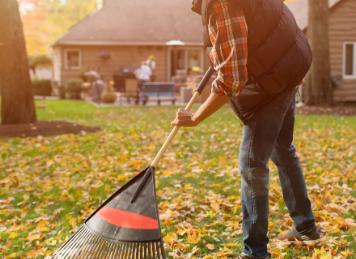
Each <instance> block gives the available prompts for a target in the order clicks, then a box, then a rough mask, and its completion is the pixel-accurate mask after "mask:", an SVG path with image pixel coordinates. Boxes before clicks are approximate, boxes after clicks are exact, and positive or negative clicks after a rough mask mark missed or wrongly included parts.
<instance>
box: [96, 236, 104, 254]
mask: <svg viewBox="0 0 356 259" xmlns="http://www.w3.org/2000/svg"><path fill="white" fill-rule="evenodd" d="M105 247H106V240H105V239H104V240H103V241H102V242H101V245H100V247H98V251H97V253H96V254H95V258H101V257H100V254H101V253H102V252H103V250H104V248H105Z"/></svg>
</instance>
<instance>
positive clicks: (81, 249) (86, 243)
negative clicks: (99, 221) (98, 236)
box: [73, 232, 95, 259]
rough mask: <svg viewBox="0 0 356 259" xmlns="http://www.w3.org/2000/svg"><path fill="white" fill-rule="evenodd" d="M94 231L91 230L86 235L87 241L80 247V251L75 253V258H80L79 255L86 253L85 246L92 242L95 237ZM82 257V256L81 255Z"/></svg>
mask: <svg viewBox="0 0 356 259" xmlns="http://www.w3.org/2000/svg"><path fill="white" fill-rule="evenodd" d="M94 236H95V235H94V233H91V232H89V234H88V235H87V236H86V237H85V243H84V242H83V243H84V245H82V247H81V248H80V251H79V252H78V254H75V255H74V257H73V259H74V258H78V256H80V255H83V253H85V248H86V247H87V246H88V245H89V244H90V240H91V239H92V238H93V237H94ZM79 258H80V257H79Z"/></svg>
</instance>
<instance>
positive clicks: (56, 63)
mask: <svg viewBox="0 0 356 259" xmlns="http://www.w3.org/2000/svg"><path fill="white" fill-rule="evenodd" d="M52 69H53V81H55V82H57V83H60V81H61V48H60V47H55V48H54V49H53V67H52Z"/></svg>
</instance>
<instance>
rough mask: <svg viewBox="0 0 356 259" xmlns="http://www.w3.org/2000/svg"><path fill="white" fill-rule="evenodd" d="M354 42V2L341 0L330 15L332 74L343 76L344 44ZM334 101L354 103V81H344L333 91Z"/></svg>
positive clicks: (355, 31)
mask: <svg viewBox="0 0 356 259" xmlns="http://www.w3.org/2000/svg"><path fill="white" fill-rule="evenodd" d="M348 41H349V42H356V0H342V1H341V2H340V3H339V4H337V5H336V6H335V7H334V8H333V9H332V11H331V13H330V61H331V71H332V74H341V75H342V74H343V45H344V42H348ZM334 97H335V101H356V79H344V82H343V85H342V86H339V87H338V88H336V89H335V91H334Z"/></svg>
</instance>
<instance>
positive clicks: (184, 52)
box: [168, 47, 204, 78]
mask: <svg viewBox="0 0 356 259" xmlns="http://www.w3.org/2000/svg"><path fill="white" fill-rule="evenodd" d="M168 51H169V54H168V58H169V60H168V62H169V64H170V67H169V72H170V73H169V78H171V77H172V76H176V75H186V74H187V70H188V69H192V68H193V67H199V68H200V69H201V71H202V72H204V71H203V69H204V55H203V54H204V52H203V48H194V47H179V48H170V49H168Z"/></svg>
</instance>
